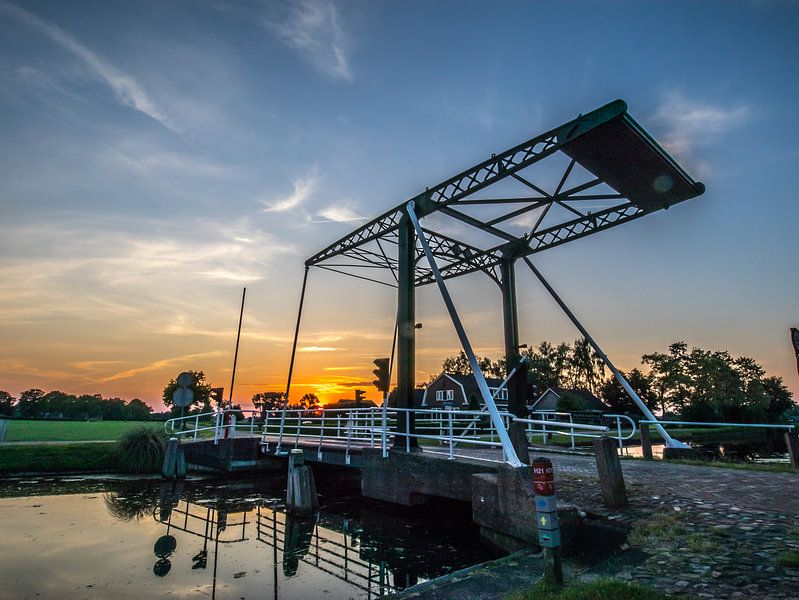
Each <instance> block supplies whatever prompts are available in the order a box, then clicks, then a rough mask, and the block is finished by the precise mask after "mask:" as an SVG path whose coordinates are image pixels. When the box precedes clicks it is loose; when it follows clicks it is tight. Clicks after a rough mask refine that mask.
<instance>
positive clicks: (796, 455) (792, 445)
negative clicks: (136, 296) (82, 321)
mask: <svg viewBox="0 0 799 600" xmlns="http://www.w3.org/2000/svg"><path fill="white" fill-rule="evenodd" d="M0 441H2V437H0ZM785 445H786V446H787V447H788V458H789V459H790V461H791V468H792V469H799V435H797V434H795V433H792V432H790V431H786V432H785Z"/></svg>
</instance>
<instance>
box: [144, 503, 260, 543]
mask: <svg viewBox="0 0 799 600" xmlns="http://www.w3.org/2000/svg"><path fill="white" fill-rule="evenodd" d="M181 505H182V508H181ZM156 512H160V513H161V514H156ZM247 512H248V511H244V512H242V513H238V512H237V513H228V512H225V511H223V510H219V509H213V508H211V507H203V506H200V505H198V504H193V503H190V502H187V501H185V500H181V501H180V502H179V503H178V505H177V506H175V507H173V508H171V509H169V510H167V511H165V510H164V509H163V508H156V509H155V511H154V513H153V517H154V518H155V520H156V521H159V522H161V523H163V524H165V525H167V526H168V527H169V528H170V529H177V530H178V531H183V532H186V533H189V534H191V535H196V536H198V537H202V538H206V539H209V540H217V539H218V540H219V542H221V543H223V544H228V543H232V542H243V541H246V540H247V539H249V538H247V537H245V535H246V529H247V525H248V524H250V523H251V521H248V520H247ZM164 513H166V514H164ZM231 514H241V515H242V517H241V520H230V516H231ZM175 515H177V517H175ZM239 528H240V529H241V533H240V535H238V534H237V535H235V536H233V537H228V536H221V535H220V534H221V533H222V532H223V531H224V532H227V533H233V532H234V531H235V530H237V529H239Z"/></svg>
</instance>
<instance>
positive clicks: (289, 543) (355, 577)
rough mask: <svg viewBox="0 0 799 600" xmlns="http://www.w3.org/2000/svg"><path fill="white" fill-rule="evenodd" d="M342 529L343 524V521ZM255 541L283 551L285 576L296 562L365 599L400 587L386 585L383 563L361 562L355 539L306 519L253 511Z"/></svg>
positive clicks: (293, 571)
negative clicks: (342, 583)
mask: <svg viewBox="0 0 799 600" xmlns="http://www.w3.org/2000/svg"><path fill="white" fill-rule="evenodd" d="M345 527H346V521H345ZM256 532H257V539H258V540H259V541H261V542H264V543H265V544H268V545H269V546H272V547H274V548H276V549H278V548H279V549H282V551H283V568H284V573H285V574H286V575H292V574H294V573H295V572H296V561H300V560H301V561H302V562H303V563H305V564H309V565H312V566H314V567H315V568H317V569H319V570H320V571H323V572H324V573H327V574H328V575H332V576H333V577H336V578H338V579H341V580H343V581H346V582H348V583H349V584H350V585H353V586H355V587H357V588H358V589H360V590H362V591H364V592H366V593H367V597H368V598H372V597H373V596H382V595H384V594H388V593H391V592H394V591H397V590H398V589H400V588H397V587H396V586H395V585H392V584H391V583H390V582H389V571H388V569H387V568H386V566H385V563H383V562H380V563H377V564H375V563H373V562H371V561H365V560H363V559H362V558H361V557H360V556H359V554H358V551H357V550H356V549H355V545H356V544H357V538H356V537H355V536H354V535H353V534H352V533H348V532H347V531H346V530H345V531H344V532H342V533H338V532H335V531H332V530H330V529H326V528H323V527H319V525H318V524H317V523H316V519H315V518H311V519H310V520H309V519H308V518H307V517H306V518H302V517H296V516H294V515H287V514H285V513H281V512H278V511H276V510H273V509H269V508H265V507H259V508H258V509H257V512H256Z"/></svg>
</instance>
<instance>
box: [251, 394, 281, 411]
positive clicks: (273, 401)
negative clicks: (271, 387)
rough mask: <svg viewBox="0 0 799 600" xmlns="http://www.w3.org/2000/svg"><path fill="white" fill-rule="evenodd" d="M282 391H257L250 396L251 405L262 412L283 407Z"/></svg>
mask: <svg viewBox="0 0 799 600" xmlns="http://www.w3.org/2000/svg"><path fill="white" fill-rule="evenodd" d="M284 395H285V394H284V393H283V392H259V393H257V394H255V395H254V396H253V397H252V405H253V406H254V407H255V409H256V410H260V411H261V414H264V413H266V412H268V411H270V410H280V409H281V408H283V396H284Z"/></svg>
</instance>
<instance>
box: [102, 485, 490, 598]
mask: <svg viewBox="0 0 799 600" xmlns="http://www.w3.org/2000/svg"><path fill="white" fill-rule="evenodd" d="M276 491H277V490H275V489H274V486H272V488H271V489H264V488H263V482H243V481H237V482H234V483H231V484H229V485H218V484H213V483H210V484H209V483H208V482H188V483H185V484H184V482H182V481H178V482H161V483H159V484H158V485H157V486H155V485H149V486H148V485H145V486H141V485H140V486H138V487H137V486H128V488H127V489H124V490H120V491H115V492H110V493H107V494H106V495H105V497H104V501H105V505H106V507H107V508H108V512H109V513H110V514H111V515H113V516H114V517H116V518H117V519H120V520H122V521H146V520H148V519H152V521H154V522H155V523H157V524H159V525H160V527H161V531H160V532H158V535H157V536H155V538H156V539H155V540H154V542H153V543H154V546H153V554H154V557H155V559H156V560H155V562H154V564H153V566H152V572H153V574H154V575H155V576H156V577H157V578H162V579H163V580H165V581H166V580H169V579H170V578H174V577H180V576H181V571H182V570H185V569H190V570H193V571H195V572H197V571H204V570H206V569H208V570H209V571H210V572H209V573H208V577H209V579H210V589H209V590H208V591H209V592H210V596H211V598H216V597H217V593H218V591H219V587H220V585H223V586H225V587H227V586H229V585H230V583H231V582H230V579H229V571H230V569H227V571H226V572H227V573H228V576H227V577H221V576H220V569H219V565H220V564H224V563H226V562H227V563H229V562H231V560H230V559H233V560H234V561H237V560H240V556H241V555H242V554H252V553H254V554H256V555H257V556H259V557H260V560H259V561H258V563H259V566H260V567H262V566H265V565H264V563H265V562H271V565H270V566H271V567H272V568H271V569H270V570H271V571H272V572H271V577H269V581H268V582H267V581H263V579H264V578H263V577H262V578H261V579H262V585H261V586H259V590H258V591H259V595H263V593H264V591H265V589H264V587H265V585H266V586H268V587H271V588H272V589H271V590H270V591H271V592H272V594H271V595H272V596H273V597H274V598H275V599H277V598H279V597H284V596H286V595H288V596H291V597H306V598H310V597H317V596H315V595H314V592H315V593H316V594H317V595H318V596H320V597H321V596H322V595H324V596H325V597H328V598H330V597H333V598H336V597H339V595H337V594H336V592H335V591H333V589H332V586H331V583H332V582H335V583H336V586H335V588H336V589H339V590H341V591H342V592H344V590H346V592H344V597H359V598H367V599H370V598H373V597H377V596H381V595H384V594H388V593H392V592H396V591H399V590H402V589H405V588H407V587H409V586H411V585H415V584H417V583H419V582H421V581H425V580H427V579H430V578H433V577H436V576H439V575H442V574H445V573H447V572H451V571H453V570H457V569H460V568H463V567H466V566H469V565H471V564H475V563H477V562H482V561H484V560H488V559H490V558H493V557H494V556H495V555H493V554H491V553H490V552H489V551H488V550H487V549H486V548H484V547H482V546H481V545H480V543H479V542H478V541H477V537H478V536H477V535H476V533H475V532H474V531H472V530H471V529H469V528H464V526H463V521H460V520H457V521H456V520H453V519H451V518H450V519H448V518H446V517H442V515H440V514H433V515H425V514H422V515H419V514H416V515H411V516H407V515H406V516H405V517H400V518H398V516H397V515H396V514H393V513H394V511H395V510H396V509H395V508H391V507H387V506H383V505H375V504H373V503H369V502H366V501H363V500H362V499H360V498H358V497H352V496H347V497H341V496H336V495H332V494H331V495H328V496H326V497H325V496H323V502H322V510H320V512H319V513H317V514H313V515H311V516H298V515H293V514H287V513H286V512H285V510H284V504H283V500H282V494H280V495H278V494H275V493H274V492H276ZM194 540H196V542H195V541H194ZM239 545H242V546H246V549H244V548H243V549H242V551H241V552H240V551H239V550H237V547H238V546H239ZM258 548H261V549H263V550H266V552H259V551H258ZM178 552H182V555H185V554H186V553H187V552H190V554H191V564H190V565H188V564H186V563H185V562H184V561H183V560H181V559H180V558H179V557H177V556H176V553H178ZM186 562H187V561H186ZM209 563H210V568H209ZM248 572H251V571H247V570H245V569H242V570H241V571H239V572H236V573H234V574H233V578H234V579H237V578H242V577H245V576H246V575H247V573H248ZM255 572H256V573H258V572H260V569H255ZM176 573H177V574H176ZM238 583H239V584H240V583H241V582H238ZM301 583H302V585H305V586H307V585H309V584H310V585H312V586H313V585H316V586H317V587H316V589H315V590H314V589H311V590H306V591H305V592H302V593H301V592H300V590H299V589H298V587H297V586H299V585H300V584H301ZM322 590H325V591H327V592H328V593H326V594H323V593H322ZM226 596H227V595H226ZM237 597H238V596H237Z"/></svg>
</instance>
